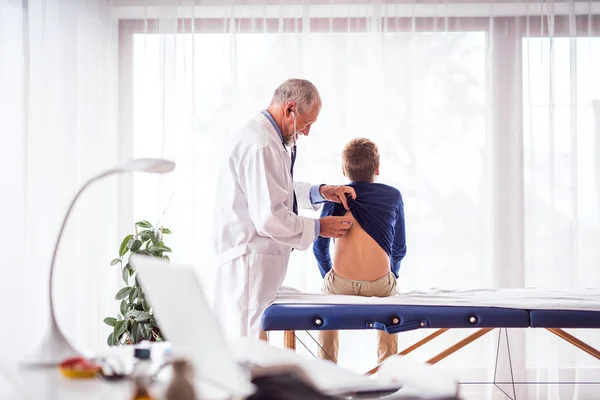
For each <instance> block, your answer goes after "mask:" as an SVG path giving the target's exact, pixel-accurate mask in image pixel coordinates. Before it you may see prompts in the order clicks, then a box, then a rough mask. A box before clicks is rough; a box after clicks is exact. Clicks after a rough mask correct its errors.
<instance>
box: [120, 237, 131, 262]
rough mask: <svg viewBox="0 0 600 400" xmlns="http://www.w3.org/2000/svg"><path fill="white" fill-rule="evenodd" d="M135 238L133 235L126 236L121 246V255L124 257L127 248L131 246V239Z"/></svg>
mask: <svg viewBox="0 0 600 400" xmlns="http://www.w3.org/2000/svg"><path fill="white" fill-rule="evenodd" d="M131 239H133V235H127V236H125V239H123V241H122V242H121V247H120V248H119V257H123V256H124V255H125V254H126V253H127V248H128V247H129V241H130V240H131Z"/></svg>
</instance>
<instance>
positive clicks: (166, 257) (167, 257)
mask: <svg viewBox="0 0 600 400" xmlns="http://www.w3.org/2000/svg"><path fill="white" fill-rule="evenodd" d="M162 258H165V259H167V260H169V261H171V259H170V258H169V256H167V255H164V256H162Z"/></svg>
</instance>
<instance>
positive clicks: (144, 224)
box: [135, 220, 152, 228]
mask: <svg viewBox="0 0 600 400" xmlns="http://www.w3.org/2000/svg"><path fill="white" fill-rule="evenodd" d="M135 224H136V225H137V226H139V227H141V228H152V224H151V223H150V222H148V221H146V220H144V221H139V222H136V223H135Z"/></svg>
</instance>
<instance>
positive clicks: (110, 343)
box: [106, 332, 114, 346]
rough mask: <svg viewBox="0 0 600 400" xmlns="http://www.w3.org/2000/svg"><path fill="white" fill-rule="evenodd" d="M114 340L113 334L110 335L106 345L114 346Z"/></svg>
mask: <svg viewBox="0 0 600 400" xmlns="http://www.w3.org/2000/svg"><path fill="white" fill-rule="evenodd" d="M113 342H114V340H113V332H111V333H110V335H108V337H107V338H106V343H107V344H108V345H109V346H113V345H114V343H113Z"/></svg>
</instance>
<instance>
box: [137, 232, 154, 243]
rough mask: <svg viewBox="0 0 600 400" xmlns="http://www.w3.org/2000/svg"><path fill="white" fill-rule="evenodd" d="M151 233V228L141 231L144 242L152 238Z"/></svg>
mask: <svg viewBox="0 0 600 400" xmlns="http://www.w3.org/2000/svg"><path fill="white" fill-rule="evenodd" d="M151 233H152V231H149V230H143V231H141V232H140V235H139V237H140V239H141V240H142V242H146V241H148V240H150V234H151Z"/></svg>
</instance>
